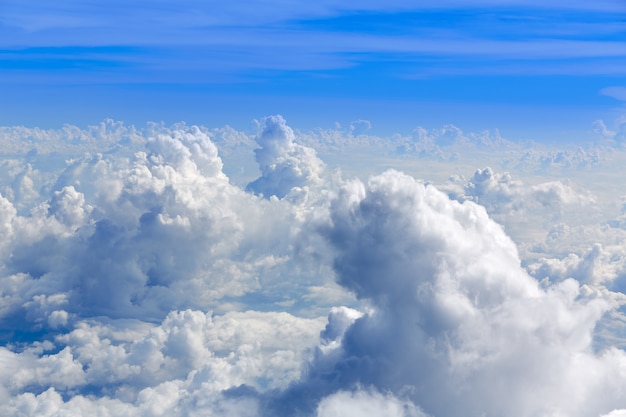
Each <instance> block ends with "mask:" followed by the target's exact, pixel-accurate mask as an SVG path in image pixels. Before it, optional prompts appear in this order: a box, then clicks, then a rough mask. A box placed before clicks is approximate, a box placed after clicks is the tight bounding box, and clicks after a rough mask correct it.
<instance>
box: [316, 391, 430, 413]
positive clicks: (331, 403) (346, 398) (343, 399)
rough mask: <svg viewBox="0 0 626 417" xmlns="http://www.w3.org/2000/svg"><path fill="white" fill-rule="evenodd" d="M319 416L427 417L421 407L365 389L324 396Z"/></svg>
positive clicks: (318, 411)
mask: <svg viewBox="0 0 626 417" xmlns="http://www.w3.org/2000/svg"><path fill="white" fill-rule="evenodd" d="M316 416H317V417H344V416H345V417H359V416H371V417H425V416H426V415H425V414H424V413H422V412H421V411H420V410H419V408H417V407H416V406H415V405H413V404H411V403H410V402H408V401H401V400H398V399H397V398H394V397H393V396H383V395H381V394H379V393H369V392H364V391H356V392H345V391H341V392H338V393H336V394H333V395H331V396H329V397H326V398H324V399H323V400H322V401H321V402H320V404H319V405H318V408H317V414H316Z"/></svg>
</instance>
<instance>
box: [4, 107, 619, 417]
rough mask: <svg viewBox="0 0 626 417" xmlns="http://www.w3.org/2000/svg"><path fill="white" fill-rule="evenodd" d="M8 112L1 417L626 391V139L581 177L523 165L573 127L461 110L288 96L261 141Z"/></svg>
mask: <svg viewBox="0 0 626 417" xmlns="http://www.w3.org/2000/svg"><path fill="white" fill-rule="evenodd" d="M0 133H1V134H2V135H4V136H2V138H4V139H2V140H3V141H6V143H7V147H6V148H3V149H6V157H5V158H4V159H3V160H2V162H1V163H0V170H2V171H1V172H2V174H3V175H2V176H0V192H1V193H2V194H1V195H0V235H2V237H3V238H2V239H0V415H25V416H30V415H32V416H35V415H37V416H55V415H65V414H67V415H73V414H75V415H99V414H100V415H111V414H115V415H120V416H163V415H167V416H179V415H180V416H182V415H186V416H187V415H188V416H194V415H198V416H200V415H203V416H204V415H209V416H211V415H216V416H217V415H219V416H233V417H235V416H239V417H248V416H250V417H252V416H254V417H264V416H291V415H302V416H311V417H313V416H317V417H332V416H335V415H346V416H351V415H362V414H364V413H365V414H368V415H374V416H376V415H381V416H382V415H385V416H420V417H423V416H432V417H437V416H447V415H461V414H462V415H467V416H470V417H471V416H482V415H485V416H500V415H507V416H512V417H527V416H535V415H567V416H572V417H578V416H580V417H583V416H585V417H586V416H589V415H593V416H596V415H598V416H599V415H620V414H619V413H621V412H622V411H621V410H623V409H624V408H625V407H626V403H625V402H624V395H623V392H622V391H623V390H622V387H623V385H624V381H625V380H626V369H625V368H624V366H623V363H624V362H625V361H626V357H625V354H624V351H623V350H622V347H623V346H626V342H624V340H626V338H625V336H624V334H625V332H624V326H623V323H624V322H625V321H624V311H623V310H624V307H623V306H624V302H625V301H626V300H625V299H624V294H623V288H624V287H623V285H624V278H625V277H626V273H625V271H626V269H625V268H626V266H625V265H626V262H625V261H624V260H625V259H626V253H625V251H624V246H623V241H624V238H625V235H626V232H625V229H624V227H623V218H622V217H623V214H624V213H623V210H622V209H623V207H621V205H620V204H621V203H620V201H617V200H616V199H615V198H614V197H615V195H619V193H616V192H615V191H614V190H616V189H617V190H619V185H620V184H621V183H620V182H619V181H615V183H614V184H613V183H612V182H610V181H609V182H607V181H606V179H607V178H618V179H619V178H621V177H620V175H621V171H620V170H619V169H617V170H614V168H615V167H618V168H619V167H620V166H621V164H622V163H621V161H622V159H620V158H622V156H623V155H622V151H620V150H619V149H614V148H611V150H610V151H607V152H606V153H605V154H602V155H605V156H606V155H610V156H611V158H613V159H609V158H607V159H603V158H598V159H597V160H596V163H597V164H598V165H597V169H594V170H589V171H582V173H581V172H578V174H577V175H573V176H572V177H571V178H569V179H566V178H564V177H563V176H556V175H555V176H554V177H533V176H524V172H528V171H524V169H520V168H516V166H517V165H516V164H517V163H522V164H523V161H522V160H521V159H520V158H522V156H523V155H524V154H525V152H530V153H531V154H532V156H533V157H532V158H529V159H528V160H527V164H528V165H526V166H525V168H528V170H529V171H530V172H532V173H536V172H538V171H536V170H535V169H536V168H537V164H536V162H537V161H538V160H539V159H540V158H539V156H541V155H543V156H545V155H548V154H550V155H558V154H559V152H561V151H562V150H561V149H558V148H547V147H546V148H541V149H538V148H537V147H535V146H534V145H533V146H530V145H529V146H530V148H524V146H525V145H523V144H520V143H511V142H508V141H506V140H504V139H502V138H499V136H498V135H497V134H495V133H493V132H491V133H485V134H472V133H464V132H462V131H461V130H460V129H458V128H454V127H453V126H446V127H444V128H441V129H434V130H430V131H428V130H425V129H417V130H416V131H415V132H413V133H412V134H411V135H408V136H400V135H397V136H394V137H392V138H383V137H377V136H374V135H367V134H363V135H358V136H356V137H355V136H354V135H352V134H351V132H350V129H349V128H348V129H346V130H344V131H340V130H338V129H335V130H333V131H322V130H317V131H315V132H313V133H306V134H305V133H302V132H298V131H294V130H293V129H292V128H290V127H289V126H287V124H286V122H285V120H284V119H283V118H282V117H280V116H270V117H268V118H266V119H264V121H263V125H262V127H261V129H260V132H259V134H258V135H257V136H256V143H257V144H258V146H259V148H258V149H257V150H256V154H255V153H254V152H253V149H252V147H253V146H254V143H253V142H252V137H253V136H251V135H248V134H246V133H243V132H237V131H235V130H234V129H231V128H222V129H207V128H205V127H198V126H187V125H185V124H177V125H174V126H169V127H167V126H164V125H162V124H150V125H148V126H147V127H146V128H144V129H136V128H134V127H130V126H125V125H123V124H121V123H118V122H114V121H105V122H103V123H102V124H99V125H97V126H93V127H90V128H87V129H78V128H76V127H72V126H65V127H63V128H61V129H59V130H38V129H30V128H2V129H0ZM498 138H499V139H498ZM2 143H4V142H2ZM400 143H404V144H406V145H407V149H409V150H410V151H408V152H407V153H405V154H402V155H400V153H398V152H396V149H397V147H396V146H397V145H398V144H400ZM409 145H411V146H413V147H412V148H410V147H409ZM339 147H343V149H354V148H359V147H360V149H361V150H364V151H367V150H368V149H369V152H370V153H372V152H376V154H377V156H378V159H377V158H373V157H372V156H371V155H370V157H369V158H370V159H364V160H362V161H355V164H354V165H352V166H349V167H348V169H352V170H354V171H355V172H357V173H358V176H359V177H362V178H364V177H366V174H367V173H369V172H371V171H375V170H379V169H380V168H381V167H382V166H384V165H387V164H389V163H393V164H396V163H397V165H398V166H403V167H405V168H408V169H407V170H411V172H412V174H415V173H422V172H424V173H425V174H424V175H421V174H420V176H422V177H424V178H425V181H422V180H418V179H416V178H415V177H416V176H417V175H411V176H410V175H407V174H403V173H401V172H399V171H394V170H390V171H385V172H384V173H383V174H376V175H373V176H371V177H369V179H368V180H366V181H365V180H359V179H351V180H347V181H346V180H344V179H343V178H342V176H343V174H341V173H339V172H333V173H329V170H328V169H327V168H325V165H324V164H323V163H322V162H321V160H320V159H319V158H318V156H317V152H316V151H314V150H313V149H314V148H315V149H316V150H317V149H324V150H326V151H327V150H328V149H336V148H339ZM353 147H354V148H353ZM498 147H500V148H498ZM221 149H225V150H227V153H229V155H228V158H229V159H228V160H229V161H237V160H245V158H246V157H247V158H249V159H250V160H251V161H252V159H253V158H252V156H253V155H255V156H256V160H257V163H258V164H259V166H260V167H261V171H262V173H261V177H260V178H259V179H258V180H257V181H253V182H252V184H257V185H258V186H259V188H258V189H255V190H252V185H251V186H250V187H251V191H254V192H262V193H263V194H264V196H265V197H269V196H271V195H274V196H275V197H270V198H261V197H259V196H257V195H255V194H253V193H252V192H246V191H245V190H243V189H242V188H241V187H240V186H238V185H236V184H235V183H234V182H233V181H231V178H229V177H228V176H227V175H226V173H225V172H226V171H227V170H228V169H227V168H225V167H224V164H225V162H224V161H226V159H224V160H223V159H222V157H221ZM381 149H384V150H385V152H380V150H381ZM463 149H465V150H467V151H468V153H467V154H464V153H462V152H458V153H457V154H458V155H457V156H458V159H457V161H463V160H464V158H465V159H467V165H464V164H465V163H464V162H463V163H462V164H461V165H458V164H457V162H455V163H454V165H450V161H451V160H452V159H453V158H454V156H453V154H454V153H455V152H456V151H457V150H463ZM494 149H509V150H510V153H506V152H502V153H500V152H494V151H493V150H494ZM595 150H598V149H595ZM422 151H424V153H423V154H421V155H420V152H422ZM439 151H441V152H439ZM593 151H594V149H593V148H591V149H587V150H580V152H578V153H577V152H573V153H569V154H563V155H564V156H563V158H564V159H567V157H572V158H571V159H572V160H573V159H575V158H574V156H576V155H577V156H576V157H578V156H580V158H582V159H584V160H586V161H589V160H591V159H592V155H593ZM550 152H552V153H550ZM598 152H600V150H598ZM603 152H604V151H603ZM321 153H322V152H320V154H321ZM365 154H366V152H364V155H365ZM354 155H355V154H352V153H350V154H349V157H350V158H353V157H354ZM381 155H384V161H381V158H380V156H381ZM442 155H443V156H446V158H444V157H442ZM598 155H600V153H599V154H598ZM448 157H449V158H448ZM474 157H477V158H478V159H475V160H472V161H470V159H472V158H474ZM417 158H419V159H420V161H419V163H416V160H417ZM533 158H534V159H533ZM585 158H587V159H585ZM582 159H581V160H582ZM483 161H485V162H488V163H489V164H486V163H482V162H483ZM559 161H561V160H559ZM252 162H253V161H252ZM478 162H480V165H479V166H481V167H485V166H494V167H497V168H496V169H491V168H481V169H478V170H476V166H475V165H476V164H477V163H478ZM553 162H554V164H555V166H553V167H552V168H553V169H554V170H555V171H553V172H558V173H562V172H569V173H573V172H574V171H575V170H573V169H572V170H571V171H567V169H569V168H567V169H565V168H564V170H562V171H559V169H561V168H558V167H556V164H557V163H558V161H556V160H555V161H553ZM358 164H362V166H359V165H358ZM470 166H471V169H470V168H468V167H470ZM433 167H434V168H433ZM504 167H508V168H510V171H508V169H507V170H506V171H504V169H505V168H504ZM529 167H530V168H529ZM235 168H236V167H235ZM263 169H265V171H264V170H263ZM235 170H236V169H235ZM435 171H436V172H435ZM444 172H446V173H447V174H446V176H443V173H444ZM505 172H511V173H510V174H508V173H505ZM429 173H430V174H429ZM451 173H452V174H454V175H455V176H453V178H452V179H451V180H450V181H448V182H446V181H445V178H447V176H449V175H450V174H451ZM466 173H469V175H468V177H467V178H469V179H465V177H464V175H465V174H466ZM5 174H6V175H5ZM429 175H432V176H437V177H438V178H441V177H443V178H444V180H443V181H441V185H439V186H436V185H434V184H436V181H433V182H430V180H431V177H429ZM596 175H597V176H598V177H594V176H596ZM607 175H612V176H613V177H608V176H607ZM597 178H600V179H597ZM585 180H588V181H585ZM594 181H595V182H594ZM245 182H246V181H241V183H245ZM261 188H263V190H264V191H261ZM268 190H269V191H270V192H268ZM607 196H609V197H608V198H607ZM618 200H619V199H618ZM496 220H497V221H498V222H500V223H498V222H497V221H496ZM554 222H558V223H556V224H554ZM515 225H517V226H518V229H515V228H514V227H513V226H515ZM548 225H549V226H548ZM521 229H523V230H522V231H523V232H527V233H521V232H520V230H521ZM505 231H506V233H505ZM620 326H621V327H620ZM537 387H541V389H538V388H537ZM364 410H365V411H364Z"/></svg>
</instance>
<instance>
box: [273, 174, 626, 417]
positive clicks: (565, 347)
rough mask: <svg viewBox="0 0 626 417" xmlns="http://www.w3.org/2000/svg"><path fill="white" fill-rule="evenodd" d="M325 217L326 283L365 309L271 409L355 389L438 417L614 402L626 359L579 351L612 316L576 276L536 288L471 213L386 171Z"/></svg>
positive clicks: (586, 409) (341, 198)
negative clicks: (331, 251)
mask: <svg viewBox="0 0 626 417" xmlns="http://www.w3.org/2000/svg"><path fill="white" fill-rule="evenodd" d="M330 221H331V223H330V225H329V227H328V229H327V230H326V231H325V234H326V236H327V237H328V240H329V242H330V243H331V244H332V245H333V246H334V247H335V249H336V257H335V270H336V272H337V279H338V281H339V282H340V283H341V284H342V285H344V286H345V287H347V288H349V289H350V290H351V291H353V292H354V293H355V294H356V295H357V297H359V298H361V299H364V300H368V301H369V302H370V303H371V305H372V307H373V310H372V311H371V312H369V313H367V314H365V315H364V316H362V317H360V318H357V319H356V320H355V321H354V323H353V324H352V325H350V327H348V328H347V329H346V331H345V333H344V335H343V338H342V343H341V347H338V348H337V349H338V350H337V351H334V352H332V353H329V352H327V353H326V354H320V355H319V356H318V357H317V360H316V362H314V363H313V364H312V366H311V368H310V369H309V372H308V374H307V375H308V379H306V380H305V381H303V382H301V383H300V384H296V385H295V386H294V387H292V388H291V390H290V391H288V392H287V394H286V398H287V400H285V398H281V399H280V400H278V401H277V403H278V405H277V406H276V407H277V409H279V410H281V411H282V412H284V413H285V414H286V415H289V411H285V407H287V406H286V404H297V407H303V404H307V401H309V404H310V405H309V407H311V406H313V405H314V404H315V400H307V398H311V397H313V398H320V399H321V398H326V397H328V396H329V395H335V394H333V393H334V392H338V391H342V390H346V389H348V390H350V389H355V388H356V387H358V386H360V385H362V386H366V387H372V388H373V389H375V390H377V391H378V392H390V393H392V394H393V395H395V396H404V398H409V399H410V400H411V401H412V402H413V403H414V404H416V405H417V406H419V407H421V408H423V410H424V411H425V412H426V413H428V414H431V415H436V416H437V415H459V414H463V415H468V416H481V415H488V416H489V415H493V416H496V415H511V416H531V415H548V414H562V415H569V416H587V415H594V414H595V415H597V414H600V413H603V412H607V411H610V410H611V409H614V408H618V407H620V406H623V404H624V400H623V393H622V391H621V385H622V382H621V381H623V380H624V378H625V377H626V368H624V366H623V363H624V360H625V359H626V355H625V354H624V353H623V351H620V350H616V349H608V350H606V351H602V352H598V353H594V352H593V351H592V349H591V342H592V339H593V330H594V327H595V325H596V323H597V322H598V320H599V319H600V318H601V316H602V315H603V314H604V313H605V312H606V311H607V310H609V309H610V306H609V305H608V304H607V303H606V302H605V301H603V300H601V299H594V298H587V297H585V296H584V292H583V291H582V290H581V287H580V285H579V284H578V283H577V282H576V281H574V280H566V281H563V282H562V283H559V284H556V285H553V286H550V287H549V288H547V289H542V288H541V287H540V286H539V284H538V283H537V282H536V281H535V280H534V279H533V278H531V277H530V276H529V275H528V274H527V273H526V272H525V271H524V269H523V268H522V267H521V265H520V260H519V257H518V254H517V250H516V248H515V245H514V244H513V242H512V241H511V240H510V239H509V238H508V237H507V236H506V235H505V234H504V232H503V230H502V228H501V227H500V226H498V225H497V224H496V223H494V222H493V221H492V220H491V219H490V218H489V217H488V216H487V213H486V211H485V210H484V209H483V208H482V207H480V206H478V205H475V204H473V203H471V202H465V203H463V204H461V203H458V202H456V201H453V200H450V199H449V198H448V197H447V196H446V195H445V194H443V193H441V192H440V191H438V190H436V189H435V188H434V187H432V186H425V185H423V184H421V183H419V182H417V181H415V180H414V179H413V178H411V177H408V176H406V175H403V174H400V173H398V172H394V171H389V172H387V173H385V174H383V175H381V176H377V177H373V178H371V179H370V180H369V182H368V183H367V185H364V184H362V183H360V182H358V181H355V182H353V183H351V184H350V185H349V186H347V187H345V188H344V189H343V190H342V191H341V192H340V193H339V195H338V198H337V200H335V201H334V202H333V204H332V205H331V212H330ZM538 386H540V387H542V388H541V390H538V389H537V387H538ZM572 392H576V395H574V396H572ZM294 398H296V399H295V400H294ZM324 401H326V400H322V404H324ZM296 409H297V408H296ZM291 412H293V410H292V411H291Z"/></svg>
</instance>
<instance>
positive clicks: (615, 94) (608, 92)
mask: <svg viewBox="0 0 626 417" xmlns="http://www.w3.org/2000/svg"><path fill="white" fill-rule="evenodd" d="M600 94H602V95H604V96H608V97H612V98H614V99H616V100H619V101H626V87H621V86H613V87H605V88H603V89H602V90H600Z"/></svg>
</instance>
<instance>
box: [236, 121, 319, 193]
mask: <svg viewBox="0 0 626 417" xmlns="http://www.w3.org/2000/svg"><path fill="white" fill-rule="evenodd" d="M256 141H257V143H258V144H259V146H261V148H259V149H257V150H255V154H256V161H257V162H258V164H259V168H260V169H261V177H259V178H258V179H256V180H255V181H253V182H251V183H250V184H248V187H247V188H248V189H249V190H251V191H253V192H255V193H257V194H262V195H264V196H265V197H267V198H269V197H270V196H273V195H275V196H277V197H278V198H283V197H285V196H286V195H287V194H288V193H289V192H290V191H292V190H293V189H294V188H298V189H301V188H302V187H305V186H307V185H309V184H311V185H316V184H319V182H320V175H321V174H322V172H323V169H324V163H323V162H322V161H321V160H319V159H318V158H317V156H316V152H315V150H314V149H312V148H309V147H306V146H302V145H299V144H297V143H295V135H294V133H293V130H292V129H291V128H290V127H289V126H287V123H286V122H285V119H283V118H282V116H269V117H267V118H265V127H264V128H263V131H262V132H261V133H260V134H259V135H258V136H257V137H256Z"/></svg>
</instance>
